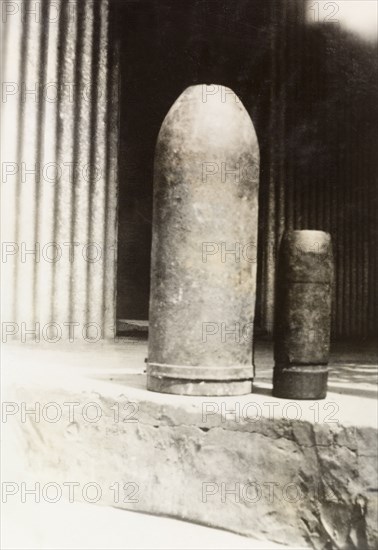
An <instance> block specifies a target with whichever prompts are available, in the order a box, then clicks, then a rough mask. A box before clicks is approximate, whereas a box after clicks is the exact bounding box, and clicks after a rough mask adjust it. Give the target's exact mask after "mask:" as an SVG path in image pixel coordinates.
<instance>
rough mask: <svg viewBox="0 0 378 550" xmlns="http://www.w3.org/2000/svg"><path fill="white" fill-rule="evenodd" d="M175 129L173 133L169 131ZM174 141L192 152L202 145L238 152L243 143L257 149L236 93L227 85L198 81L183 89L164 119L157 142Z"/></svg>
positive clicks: (249, 124) (251, 129) (242, 147)
mask: <svg viewBox="0 0 378 550" xmlns="http://www.w3.org/2000/svg"><path fill="white" fill-rule="evenodd" d="M172 128H174V133H173V132H172ZM171 140H174V141H175V145H176V147H177V144H178V143H181V145H184V146H185V148H186V150H188V149H192V150H194V151H196V150H198V149H200V148H203V147H205V148H206V150H207V151H209V148H210V149H216V150H219V149H221V150H222V149H227V150H228V151H229V152H230V147H231V148H233V149H235V151H237V150H238V149H239V150H240V149H241V150H243V149H245V146H246V143H250V146H251V147H252V148H253V149H255V150H256V148H257V149H258V141H257V136H256V132H255V129H254V127H253V124H252V120H251V118H250V116H249V114H248V112H247V110H246V109H245V107H244V105H243V104H242V102H241V100H240V99H239V98H238V96H237V95H236V94H235V93H234V92H233V91H232V90H231V89H230V88H227V87H226V86H220V85H217V84H209V85H207V84H197V85H195V86H190V87H189V88H186V90H184V92H183V93H182V94H181V95H180V96H179V97H178V99H177V100H176V101H175V103H174V104H173V105H172V107H171V109H170V110H169V111H168V114H167V116H166V117H165V119H164V122H163V124H162V127H161V130H160V133H159V139H158V142H159V141H163V142H165V143H167V142H169V141H171Z"/></svg>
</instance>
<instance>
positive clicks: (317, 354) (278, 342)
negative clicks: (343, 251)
mask: <svg viewBox="0 0 378 550" xmlns="http://www.w3.org/2000/svg"><path fill="white" fill-rule="evenodd" d="M332 278H333V258H332V249H331V237H330V235H329V234H328V233H324V232H323V231H290V232H287V233H286V234H285V235H284V237H283V239H282V243H281V248H280V255H279V261H278V272H277V302H276V324H275V347H274V358H275V369H274V380H273V382H274V388H273V394H274V395H275V396H276V397H284V398H288V399H322V398H324V397H325V396H326V392H327V378H328V368H327V363H328V360H329V347H330V329H331V284H332Z"/></svg>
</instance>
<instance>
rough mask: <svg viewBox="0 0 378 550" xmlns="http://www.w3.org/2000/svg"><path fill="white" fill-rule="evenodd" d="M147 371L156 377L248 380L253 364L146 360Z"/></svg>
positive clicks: (250, 377)
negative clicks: (172, 362)
mask: <svg viewBox="0 0 378 550" xmlns="http://www.w3.org/2000/svg"><path fill="white" fill-rule="evenodd" d="M147 369H148V370H147V371H148V374H149V375H150V376H155V377H157V378H175V379H176V378H179V379H180V378H182V379H183V380H192V379H193V380H194V381H196V380H199V381H201V380H209V381H211V380H215V381H218V380H219V381H220V382H226V381H227V380H250V379H252V378H253V365H230V366H213V367H208V366H202V365H172V364H170V363H156V362H153V361H148V363H147Z"/></svg>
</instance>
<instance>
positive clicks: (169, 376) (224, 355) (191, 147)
mask: <svg viewBox="0 0 378 550" xmlns="http://www.w3.org/2000/svg"><path fill="white" fill-rule="evenodd" d="M209 91H213V93H209ZM258 179H259V148H258V142H257V137H256V133H255V130H254V127H253V124H252V122H251V119H250V118H249V116H248V113H247V112H246V110H245V109H244V107H243V105H242V103H241V102H240V100H239V99H238V98H237V96H236V95H235V94H234V93H233V92H232V91H231V90H229V89H227V88H224V87H218V86H215V85H214V86H205V85H203V86H202V85H198V86H192V87H190V88H188V89H186V90H185V91H184V92H183V93H182V95H181V96H180V97H179V98H178V99H177V101H176V102H175V103H174V105H173V106H172V108H171V109H170V111H169V113H168V114H167V116H166V118H165V120H164V122H163V125H162V127H161V130H160V133H159V137H158V141H157V147H156V155H155V171H154V219H153V240H152V266H151V296H150V329H149V351H148V383H147V384H148V389H150V390H153V391H159V392H167V393H178V394H196V395H231V394H233V395H237V394H242V393H248V392H250V391H251V389H252V378H253V366H252V323H253V318H254V307H255V288H256V250H257V246H256V245H257V213H258V210H257V209H258Z"/></svg>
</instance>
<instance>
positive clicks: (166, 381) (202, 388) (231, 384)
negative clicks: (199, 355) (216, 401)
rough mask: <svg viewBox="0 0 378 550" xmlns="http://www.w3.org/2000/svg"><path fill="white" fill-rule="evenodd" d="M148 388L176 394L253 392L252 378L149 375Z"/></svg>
mask: <svg viewBox="0 0 378 550" xmlns="http://www.w3.org/2000/svg"><path fill="white" fill-rule="evenodd" d="M147 389H148V390H150V391H154V392H159V393H172V394H176V395H203V396H231V395H246V394H248V393H252V379H248V380H188V379H184V378H165V377H159V376H151V375H148V376H147Z"/></svg>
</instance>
